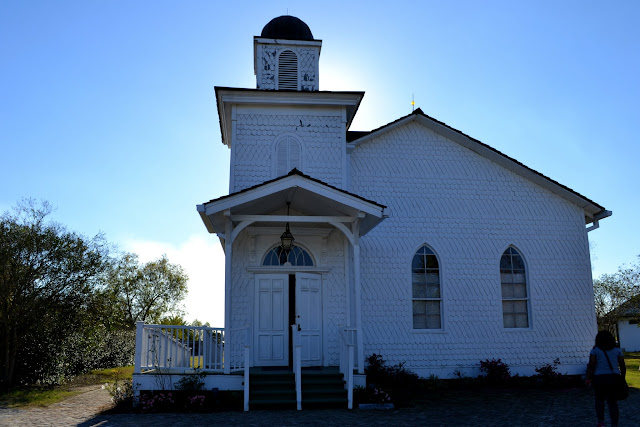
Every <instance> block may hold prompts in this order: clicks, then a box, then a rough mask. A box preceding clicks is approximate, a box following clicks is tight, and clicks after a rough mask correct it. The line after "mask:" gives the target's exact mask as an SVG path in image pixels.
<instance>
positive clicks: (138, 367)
mask: <svg viewBox="0 0 640 427" xmlns="http://www.w3.org/2000/svg"><path fill="white" fill-rule="evenodd" d="M136 326H137V328H136V329H137V330H136V360H135V368H134V369H135V371H134V372H135V373H143V372H146V371H150V370H161V371H162V370H164V371H166V372H169V371H170V372H171V373H184V372H186V371H189V370H193V369H201V370H206V371H221V370H222V369H223V357H222V354H223V351H224V329H223V328H211V327H208V326H183V325H145V324H144V323H143V322H138V323H137V325H136Z"/></svg>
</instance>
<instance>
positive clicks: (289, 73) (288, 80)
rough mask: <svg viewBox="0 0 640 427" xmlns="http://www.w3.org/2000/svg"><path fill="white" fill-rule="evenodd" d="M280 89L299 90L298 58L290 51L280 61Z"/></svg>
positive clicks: (284, 53)
mask: <svg viewBox="0 0 640 427" xmlns="http://www.w3.org/2000/svg"><path fill="white" fill-rule="evenodd" d="M278 89H286V90H298V57H297V56H296V54H295V53H293V52H292V51H290V50H285V51H284V52H282V53H281V54H280V58H279V59H278Z"/></svg>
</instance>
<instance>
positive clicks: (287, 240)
mask: <svg viewBox="0 0 640 427" xmlns="http://www.w3.org/2000/svg"><path fill="white" fill-rule="evenodd" d="M290 205H291V202H287V216H289V206H290ZM294 240H295V239H294V238H293V234H291V231H289V222H288V221H287V228H286V230H284V233H282V236H280V242H281V243H282V249H283V250H284V251H285V253H289V251H290V250H291V247H292V246H293V241H294Z"/></svg>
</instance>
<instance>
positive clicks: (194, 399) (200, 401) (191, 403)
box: [187, 394, 206, 409]
mask: <svg viewBox="0 0 640 427" xmlns="http://www.w3.org/2000/svg"><path fill="white" fill-rule="evenodd" d="M205 399H206V397H205V396H203V395H201V394H197V395H195V396H191V397H188V398H187V407H188V408H192V409H200V408H202V407H203V406H204V401H205Z"/></svg>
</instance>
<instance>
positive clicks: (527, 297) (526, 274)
mask: <svg viewBox="0 0 640 427" xmlns="http://www.w3.org/2000/svg"><path fill="white" fill-rule="evenodd" d="M510 249H512V250H513V251H515V252H516V254H517V255H518V256H519V257H520V259H521V260H522V269H520V268H514V265H513V258H511V264H510V268H509V269H510V270H511V273H503V270H504V269H503V268H502V257H503V256H504V255H505V254H506V253H507V251H509V250H510ZM509 255H510V256H511V257H513V254H512V253H510V254H509ZM519 270H523V272H522V275H523V276H524V277H523V279H524V290H525V296H524V297H517V296H507V297H505V296H504V292H503V285H504V284H516V282H513V280H512V281H511V283H504V282H503V274H511V275H512V276H513V275H515V274H516V273H514V271H519ZM498 277H499V283H500V307H501V311H502V329H503V330H505V331H526V330H531V328H532V318H531V286H530V283H529V266H528V265H527V260H526V258H525V256H524V255H523V253H522V250H520V249H519V248H517V247H516V246H515V245H509V246H507V247H506V249H505V250H504V251H502V252H501V253H500V257H499V259H498ZM514 290H515V288H514ZM509 301H514V302H516V301H518V302H521V301H524V303H525V307H526V309H527V312H526V316H527V326H505V314H509V315H511V316H515V315H517V314H518V312H517V311H513V312H509V313H505V310H504V303H505V302H509ZM514 324H517V321H516V320H515V317H514Z"/></svg>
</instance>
